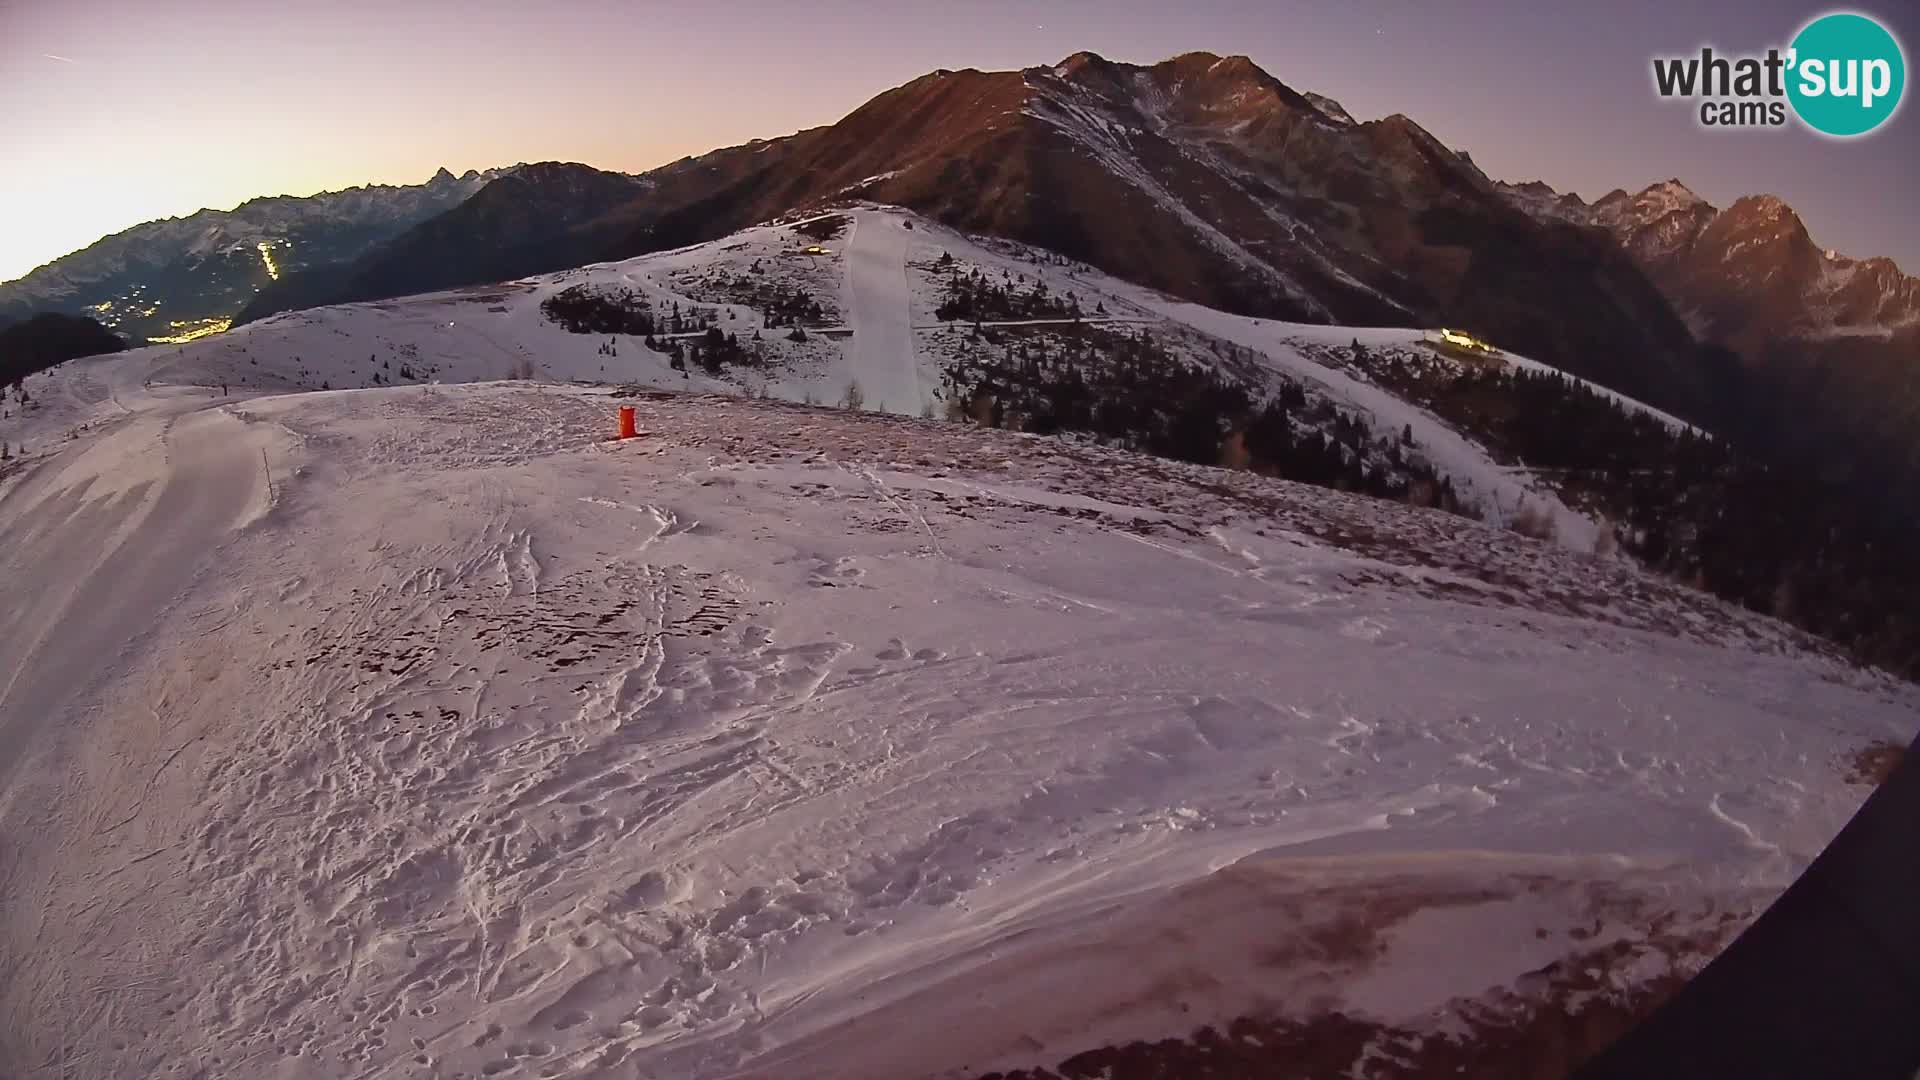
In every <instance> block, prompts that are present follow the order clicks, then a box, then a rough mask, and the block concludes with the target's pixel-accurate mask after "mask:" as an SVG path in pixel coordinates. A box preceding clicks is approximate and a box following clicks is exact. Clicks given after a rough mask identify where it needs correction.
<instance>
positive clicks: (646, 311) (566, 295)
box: [540, 285, 674, 336]
mask: <svg viewBox="0 0 1920 1080" xmlns="http://www.w3.org/2000/svg"><path fill="white" fill-rule="evenodd" d="M540 313H541V314H542V315H545V316H546V317H547V318H548V320H550V321H552V322H555V323H558V324H559V325H560V326H563V327H565V328H566V329H567V330H568V331H569V332H571V333H575V334H633V335H635V336H647V335H651V334H653V333H655V332H656V328H657V324H656V323H655V321H654V317H653V307H652V305H650V304H648V303H647V298H646V297H644V296H642V295H640V294H639V293H637V292H635V291H634V290H632V289H626V288H602V287H591V286H586V285H574V286H572V287H570V288H566V289H562V290H560V291H559V292H557V293H554V294H553V295H552V296H549V297H547V298H546V299H545V300H542V301H540ZM664 332H666V333H672V332H674V331H671V330H668V331H664Z"/></svg>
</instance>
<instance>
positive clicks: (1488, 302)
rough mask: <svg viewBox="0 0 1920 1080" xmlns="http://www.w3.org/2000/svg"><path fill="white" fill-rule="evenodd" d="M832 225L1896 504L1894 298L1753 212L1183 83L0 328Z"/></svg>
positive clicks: (664, 171) (265, 219)
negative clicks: (912, 216)
mask: <svg viewBox="0 0 1920 1080" xmlns="http://www.w3.org/2000/svg"><path fill="white" fill-rule="evenodd" d="M854 199H865V200H871V201H874V202H881V203H892V204H897V205H901V206H905V207H908V208H911V209H913V210H916V211H918V212H920V213H923V214H926V215H928V216H930V217H933V218H936V219H938V220H940V221H943V222H945V223H947V224H949V225H953V226H956V227H959V228H962V229H966V230H968V231H971V232H975V233H983V234H988V235H998V236H1003V237H1007V238H1009V239H1014V240H1019V241H1023V242H1027V243H1032V244H1035V245H1038V246H1042V247H1046V248H1049V249H1051V250H1053V251H1056V252H1059V253H1061V254H1063V255H1067V256H1070V257H1073V258H1077V259H1081V260H1084V261H1086V262H1089V263H1092V264H1093V265H1095V266H1097V267H1099V268H1101V269H1103V270H1106V271H1108V272H1111V273H1113V274H1116V275H1118V276H1120V277H1124V278H1127V279H1129V280H1132V281H1135V282H1138V283H1141V284H1144V285H1148V286H1151V287H1154V288H1157V289H1161V290H1163V291H1165V292H1167V293H1169V294H1171V295H1174V296H1176V297H1180V298H1183V299H1187V300H1192V301H1195V302H1198V303H1203V304H1207V305H1210V306H1213V307H1219V308H1223V309H1226V310H1229V311H1234V312H1239V313H1243V314H1251V315H1257V316H1262V317H1273V318H1289V319H1301V320H1311V321H1323V322H1337V323H1353V324H1375V325H1382V324H1384V325H1409V324H1411V325H1429V326H1431V325H1461V326H1466V327H1469V328H1472V329H1474V330H1475V331H1477V332H1478V333H1480V334H1481V335H1483V336H1486V337H1489V338H1491V339H1492V340H1494V341H1495V342H1496V343H1499V344H1501V345H1506V346H1509V347H1511V348H1513V349H1515V350H1518V351H1521V352H1524V353H1527V354H1530V355H1534V356H1537V357H1540V358H1541V359H1544V360H1547V361H1550V362H1552V363H1555V364H1557V365H1558V366H1560V367H1563V368H1565V369H1567V370H1569V371H1572V372H1575V373H1577V374H1580V375H1583V376H1585V377H1587V378H1590V379H1593V380H1595V381H1597V382H1600V383H1603V384H1605V385H1608V386H1611V387H1613V388H1615V389H1618V390H1620V391H1623V392H1625V393H1628V394H1631V395H1633V396H1635V397H1638V398H1641V399H1643V400H1646V401H1648V402H1650V403H1653V404H1655V405H1658V406H1660V407H1662V408H1665V409H1667V410H1669V411H1671V412H1674V413H1677V414H1680V415H1683V416H1687V417H1688V418H1690V419H1693V420H1695V421H1696V422H1701V423H1704V424H1706V425H1708V426H1710V427H1714V428H1716V429H1718V430H1722V431H1728V432H1741V433H1746V434H1751V435H1754V436H1756V437H1758V438H1762V439H1767V440H1772V441H1774V442H1776V443H1782V444H1783V445H1795V444H1803V445H1814V444H1818V443H1819V442H1820V441H1822V440H1824V439H1826V438H1828V437H1829V435H1830V434H1831V433H1832V432H1835V431H1851V432H1856V433H1859V434H1861V435H1863V436H1864V437H1866V438H1868V439H1870V440H1871V441H1872V442H1873V443H1874V445H1875V448H1876V449H1875V453H1876V454H1877V455H1882V456H1884V455H1886V454H1892V455H1894V457H1895V458H1896V459H1897V460H1898V461H1901V462H1909V463H1911V464H1912V465H1913V466H1914V469H1915V474H1916V475H1920V439H1916V438H1914V437H1913V436H1912V435H1911V434H1909V433H1910V432H1911V431H1913V430H1915V428H1914V426H1913V423H1912V421H1913V420H1915V419H1920V386H1916V385H1915V382H1916V379H1920V374H1916V373H1917V372H1920V358H1917V357H1920V349H1917V348H1916V346H1917V345H1920V336H1917V335H1920V286H1916V284H1915V279H1913V278H1911V277H1907V276H1905V275H1902V274H1901V273H1900V272H1899V271H1898V269H1897V268H1896V267H1895V266H1894V265H1893V264H1892V263H1891V262H1889V261H1887V260H1884V259H1869V260H1863V261H1857V260H1854V259H1850V258H1846V257H1844V256H1840V255H1838V254H1835V253H1831V252H1821V251H1820V250H1818V249H1817V248H1815V247H1814V245H1813V244H1812V242H1811V240H1810V239H1809V238H1808V237H1807V234H1806V231H1805V229H1804V227H1802V225H1801V223H1800V221H1799V219H1798V218H1797V216H1795V215H1794V214H1793V212H1792V210H1791V209H1790V208H1788V207H1786V206H1785V205H1784V204H1782V203H1781V202H1780V201H1779V200H1777V199H1773V198H1771V197H1765V196H1761V197H1755V198H1750V199H1743V200H1740V201H1739V202H1736V203H1735V204H1734V205H1733V206H1731V207H1729V208H1727V209H1726V210H1724V211H1722V210H1718V209H1716V208H1714V207H1712V206H1710V205H1708V204H1706V203H1705V202H1704V201H1702V200H1700V199H1699V198H1698V197H1697V196H1695V195H1693V193H1692V192H1690V191H1688V190H1687V189H1686V188H1685V187H1684V186H1683V185H1681V184H1679V183H1678V182H1677V181H1669V182H1667V183H1665V184H1656V185H1654V186H1653V187H1650V188H1648V189H1647V190H1645V191H1643V192H1641V193H1640V194H1638V195H1628V194H1627V193H1625V192H1615V193H1613V194H1611V195H1609V196H1607V197H1606V198H1603V199H1601V200H1599V201H1598V202H1595V203H1593V204H1587V203H1585V202H1583V201H1582V200H1580V199H1579V198H1578V197H1576V196H1572V195H1562V194H1560V193H1558V192H1555V191H1554V190H1552V189H1551V188H1549V187H1547V186H1545V185H1542V184H1520V185H1513V184H1507V183H1502V182H1499V181H1496V180H1494V179H1492V178H1489V177H1488V176H1487V175H1486V174H1485V173H1483V172H1482V171H1481V170H1480V169H1479V168H1478V167H1477V166H1476V165H1475V164H1474V163H1473V161H1472V159H1471V158H1470V157H1469V156H1468V155H1466V154H1465V153H1461V152H1457V151H1454V150H1452V149H1449V148H1448V147H1446V146H1445V145H1443V144H1442V143H1441V142H1440V141H1439V140H1438V139H1436V138H1434V137H1433V136H1432V135H1431V134H1430V133H1428V132H1427V131H1425V130H1424V129H1423V128H1421V127H1420V126H1419V125H1418V124H1416V123H1414V122H1413V121H1412V120H1410V119H1408V118H1407V117H1405V116H1399V115H1396V116H1391V117H1388V118H1386V119H1383V120H1377V121H1369V122H1364V123H1363V122H1358V121H1356V120H1355V119H1354V118H1353V117H1352V116H1351V115H1350V114H1349V113H1348V112H1347V111H1346V110H1345V109H1344V108H1342V107H1341V106H1340V105H1339V103H1338V102H1335V101H1333V100H1331V99H1329V98H1326V97H1323V96H1320V95H1316V94H1305V93H1300V92H1298V91H1296V90H1294V89H1292V88H1290V87H1288V86H1286V85H1285V84H1283V83H1281V82H1280V81H1279V80H1277V79H1275V78H1273V77H1272V76H1271V75H1269V74H1267V73H1266V72H1264V71H1262V70H1261V69H1260V68H1259V67H1257V66H1256V65H1254V64H1253V63H1252V62H1251V61H1249V60H1248V59H1247V58H1245V57H1219V56H1215V55H1212V54H1209V53H1190V54H1187V55H1183V56H1179V57H1175V58H1174V59H1171V60H1168V61H1165V62H1163V63H1159V64H1154V65H1151V66H1137V65H1132V64H1123V63H1116V62H1113V61H1109V60H1106V59H1104V58H1102V57H1099V56H1096V55H1094V54H1092V53H1085V52H1083V53H1076V54H1074V55H1073V56H1070V57H1068V58H1066V59H1065V60H1063V61H1062V62H1061V63H1059V64H1057V65H1054V66H1051V67H1040V68H1030V69H1027V70H1024V71H1001V72H983V71H977V70H965V71H944V70H943V71H936V72H933V73H931V74H928V75H925V76H922V77H921V78H918V79H915V80H913V81H912V82H909V83H907V84H905V85H903V86H899V87H896V88H894V89H892V90H888V91H886V92H885V93H882V94H880V95H879V96H878V97H875V98H874V99H873V100H871V101H869V102H868V103H867V104H865V105H863V106H861V107H860V108H859V109H856V110H855V111H854V112H853V113H851V114H849V115H848V116H847V117H845V118H844V119H842V120H841V121H839V122H838V123H835V124H832V125H829V126H825V127H819V128H813V129H810V130H807V131H802V132H798V133H796V134H794V135H790V136H786V137H783V138H778V139H772V140H764V141H761V140H756V141H754V142H750V143H747V144H745V145H742V146H736V147H730V148H726V149H722V150H716V151H714V152H712V153H709V154H705V155H703V156H700V157H697V158H687V159H683V160H681V161H678V162H675V163H672V164H670V165H667V166H664V167H662V168H659V169H655V170H653V171H651V172H649V173H646V174H643V175H641V176H638V177H634V176H627V175H624V174H619V173H610V172H603V171H600V170H596V169H592V168H589V167H587V166H584V165H574V164H563V163H544V164H540V165H523V166H517V167H514V168H511V169H505V170H497V171H494V172H490V173H469V174H467V175H466V176H463V177H453V176H451V175H449V174H446V173H444V172H443V173H442V174H440V175H439V176H436V177H435V178H434V179H433V180H432V181H430V182H429V183H428V184H426V185H423V186H421V187H416V188H367V189H359V190H356V191H353V192H343V193H339V194H336V195H324V196H316V197H314V198H313V199H310V200H301V199H267V200H256V201H255V202H253V203H249V204H247V205H246V206H243V207H241V208H240V209H238V210H236V211H233V212H232V213H230V214H216V213H213V212H203V213H202V214H197V215H194V216H192V217H190V218H185V219H179V220H177V221H168V222H157V223H154V224H152V225H146V226H141V227H139V228H137V229H134V230H129V231H128V232H126V233H122V234H120V235H119V236H116V237H110V238H108V239H107V240H104V241H102V242H101V243H99V244H96V245H94V246H93V247H91V248H89V249H87V250H86V251H83V252H80V253H78V254H76V255H74V256H69V257H68V258H67V259H63V260H60V261H59V262H57V263H55V264H52V265H51V266H48V267H44V268H42V269H41V270H39V271H36V272H35V274H33V275H30V276H29V277H28V278H27V279H24V280H23V281H21V282H16V283H13V284H12V285H7V286H0V318H5V317H6V316H7V315H9V314H12V315H13V316H14V317H16V318H18V317H21V316H23V315H24V314H25V313H26V312H27V311H29V310H34V309H41V308H56V309H59V310H67V311H81V310H87V309H89V308H90V307H92V306H93V305H95V304H98V303H101V302H103V301H105V302H110V303H111V304H113V305H114V307H112V308H110V309H109V310H108V311H106V312H104V313H101V317H102V320H103V321H105V322H107V324H108V325H109V326H113V327H115V328H116V329H120V330H122V331H123V332H127V333H130V334H133V335H134V336H136V337H137V336H140V335H142V334H145V335H146V336H170V335H162V334H156V333H155V332H154V331H155V324H156V323H158V324H160V327H161V328H163V329H166V330H170V331H176V332H177V331H178V330H179V327H178V326H175V325H174V324H176V323H180V324H185V325H187V326H188V327H192V326H193V325H195V324H194V321H193V320H195V319H209V318H214V317H220V318H228V317H233V318H237V321H239V322H246V321H251V320H254V319H258V318H262V317H265V316H267V315H270V314H273V313H275V312H277V311H284V310H290V309H297V308H303V307H311V306H317V305H322V304H327V303H337V302H344V301H360V300H374V299H381V298H386V297H392V296H398V295H404V294H409V293H418V292H425V291H431V290H434V289H440V288H448V287H454V286H459V285H467V284H473V283H477V282H483V281H494V280H501V279H506V278H513V277H519V276H524V275H528V274H533V273H540V272H546V271H551V270H556V269H562V268H566V267H570V266H576V265H581V264H584V263H588V262H594V261H603V260H611V259H619V258H628V257H631V256H634V255H640V254H645V253H648V252H651V251H657V250H662V249H666V248H673V247H679V246H684V245H687V244H692V243H698V242H703V241H707V240H711V239H714V238H717V237H720V236H724V235H727V234H729V233H731V232H733V231H735V230H737V229H740V228H742V227H744V226H747V225H751V224H754V223H756V222H760V221H765V220H770V219H774V218H778V217H781V216H783V215H788V214H793V213H798V212H804V211H809V210H813V209H818V208H820V207H823V206H828V205H833V204H836V203H844V202H846V201H849V200H854ZM262 244H265V245H266V248H265V249H264V250H265V252H266V253H268V254H270V255H271V256H272V258H273V259H274V260H276V261H277V262H278V263H279V265H278V266H277V267H273V268H269V267H268V266H267V264H266V261H265V258H264V257H263V254H262V250H263V249H261V247H260V245H262ZM283 251H284V256H283V254H282V252H283ZM276 277H277V279H276ZM129 296H131V297H132V299H127V297H129ZM96 310H97V309H96ZM129 310H131V312H132V314H130V315H128V314H123V313H124V312H127V311H129ZM149 312H150V313H151V314H148V313H149ZM140 320H146V321H145V322H142V321H140ZM1703 346H1724V349H1721V348H1703Z"/></svg>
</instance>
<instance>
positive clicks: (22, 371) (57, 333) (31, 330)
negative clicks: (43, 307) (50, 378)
mask: <svg viewBox="0 0 1920 1080" xmlns="http://www.w3.org/2000/svg"><path fill="white" fill-rule="evenodd" d="M126 347H127V343H126V342H125V341H122V340H121V339H120V338H119V337H118V336H117V335H115V334H114V333H112V332H111V331H109V330H108V329H107V328H106V327H104V326H101V325H100V324H99V323H97V322H95V321H93V320H92V319H89V318H87V317H85V316H83V315H62V314H60V313H58V312H51V311H49V312H42V313H41V314H39V315H35V316H33V317H32V318H30V319H27V320H26V321H24V322H17V323H11V324H8V325H6V326H5V327H4V328H0V386H4V385H8V384H11V383H14V382H18V381H19V380H21V379H24V378H26V377H27V376H29V375H32V374H33V373H35V372H38V371H44V370H46V369H47V368H50V367H53V366H54V365H55V364H61V363H65V362H66V361H68V360H74V359H77V358H79V357H82V356H96V355H99V354H100V353H110V352H119V351H120V350H122V349H124V348H126Z"/></svg>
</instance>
